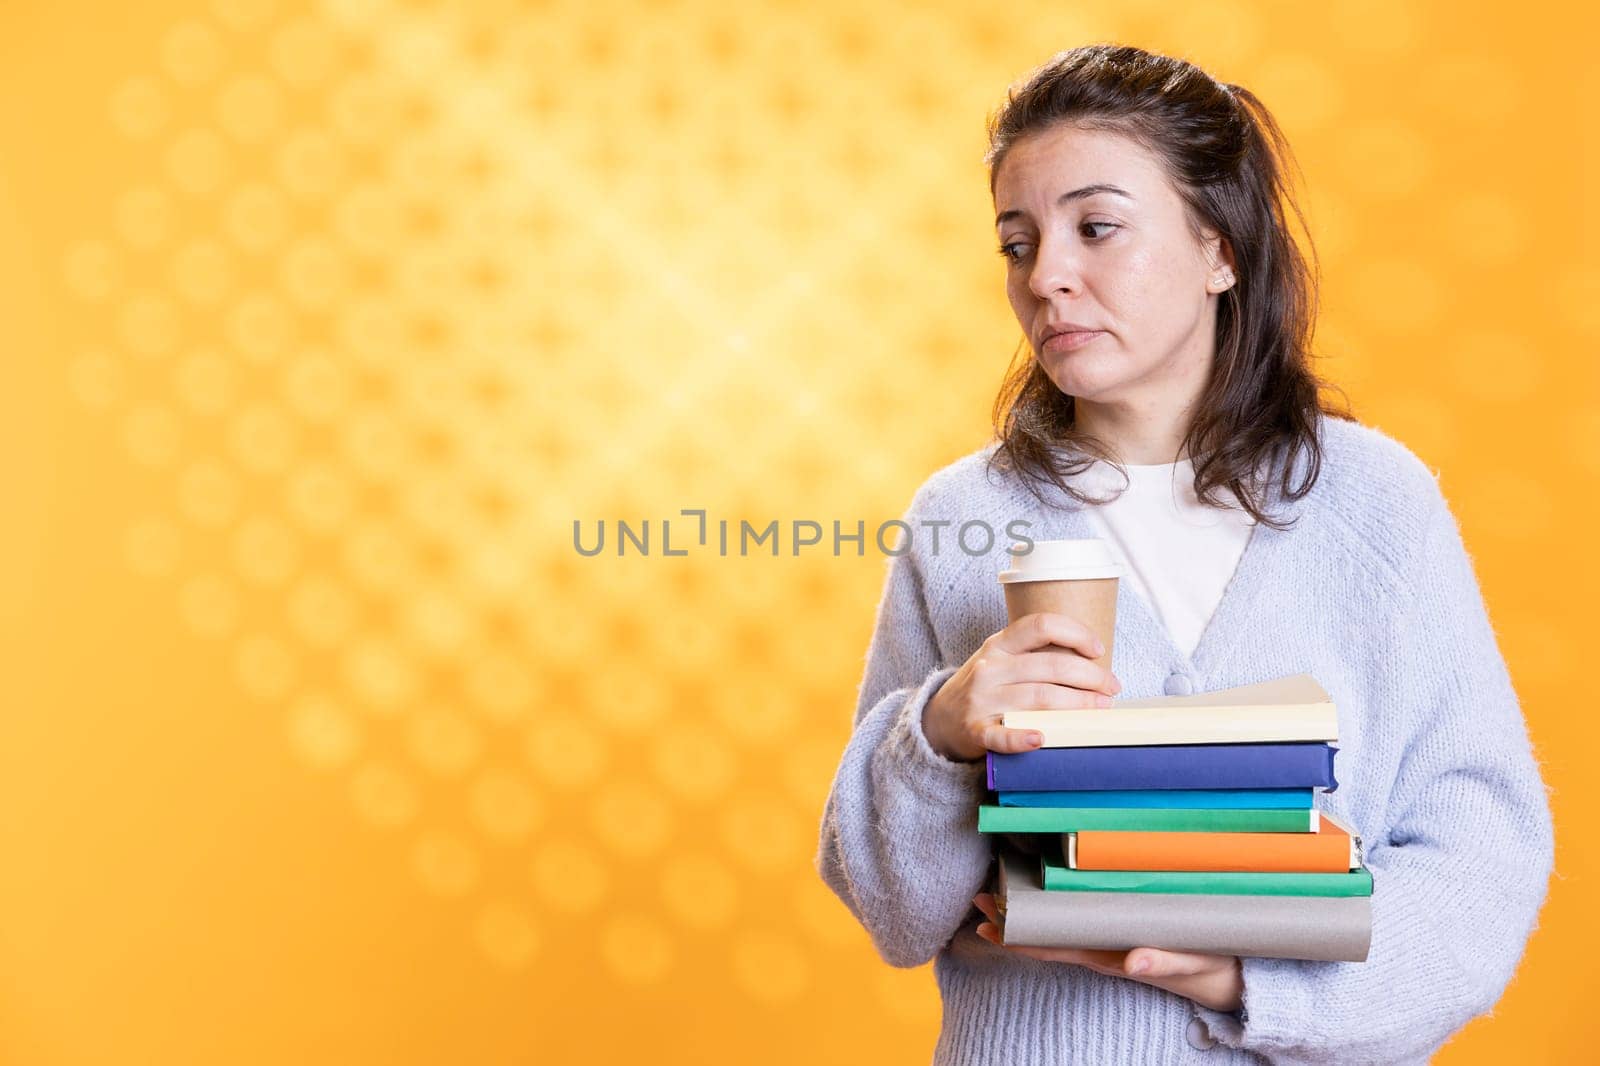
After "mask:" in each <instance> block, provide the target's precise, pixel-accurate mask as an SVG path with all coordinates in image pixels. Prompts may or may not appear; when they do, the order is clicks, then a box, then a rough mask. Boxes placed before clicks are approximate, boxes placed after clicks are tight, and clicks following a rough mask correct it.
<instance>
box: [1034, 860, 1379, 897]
mask: <svg viewBox="0 0 1600 1066" xmlns="http://www.w3.org/2000/svg"><path fill="white" fill-rule="evenodd" d="M1042 861H1043V864H1044V887H1045V890H1046V891H1048V892H1164V893H1167V894H1177V895H1207V896H1370V895H1372V874H1371V872H1370V871H1368V870H1367V868H1366V867H1362V868H1361V869H1359V870H1351V871H1350V872H1349V873H1343V874H1281V873H1192V872H1189V871H1182V872H1178V871H1167V870H1154V871H1152V870H1069V869H1067V868H1066V867H1065V866H1058V865H1056V864H1055V863H1053V862H1051V861H1050V860H1049V859H1044V860H1042Z"/></svg>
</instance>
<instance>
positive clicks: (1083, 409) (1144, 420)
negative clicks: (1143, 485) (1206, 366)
mask: <svg viewBox="0 0 1600 1066" xmlns="http://www.w3.org/2000/svg"><path fill="white" fill-rule="evenodd" d="M1072 409H1073V423H1074V425H1075V426H1076V428H1077V429H1079V430H1081V431H1082V432H1084V433H1087V434H1089V435H1090V436H1092V437H1094V438H1095V439H1096V440H1098V441H1100V442H1101V443H1102V444H1104V445H1105V446H1106V447H1108V448H1110V449H1111V453H1112V454H1113V455H1115V456H1116V457H1117V458H1118V459H1119V460H1121V461H1122V462H1123V463H1127V464H1131V465H1135V466H1159V465H1162V464H1165V463H1175V462H1178V461H1179V460H1181V459H1186V458H1188V454H1187V452H1186V451H1185V450H1184V448H1183V438H1184V435H1185V434H1186V433H1187V432H1188V431H1189V419H1190V413H1189V408H1187V407H1186V408H1184V409H1183V410H1181V411H1175V412H1168V411H1163V410H1160V409H1157V408H1146V407H1143V406H1141V405H1139V404H1096V403H1090V402H1087V401H1085V400H1084V399H1083V398H1082V397H1078V398H1077V399H1075V400H1074V401H1073V404H1072Z"/></svg>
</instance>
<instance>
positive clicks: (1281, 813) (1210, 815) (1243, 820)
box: [978, 803, 1318, 833]
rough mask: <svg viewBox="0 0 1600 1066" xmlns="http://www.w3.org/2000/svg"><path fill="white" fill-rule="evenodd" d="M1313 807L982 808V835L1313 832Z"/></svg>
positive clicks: (980, 825) (980, 814)
mask: <svg viewBox="0 0 1600 1066" xmlns="http://www.w3.org/2000/svg"><path fill="white" fill-rule="evenodd" d="M1317 818H1318V812H1317V810H1316V808H1314V807H1313V808H1312V809H1311V810H1309V811H1308V810H1293V809H1287V810H1285V809H1279V810H1221V809H1218V808H1214V807H1213V808H1203V809H1197V810H1183V809H1181V808H1162V807H1002V806H1000V805H999V804H993V803H984V804H980V805H979V806H978V832H980V833H1075V832H1077V831H1078V830H1080V829H1123V830H1152V831H1166V832H1172V833H1312V832H1315V831H1316V828H1317Z"/></svg>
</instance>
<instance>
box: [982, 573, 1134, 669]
mask: <svg viewBox="0 0 1600 1066" xmlns="http://www.w3.org/2000/svg"><path fill="white" fill-rule="evenodd" d="M1003 587H1004V588H1005V591H1006V614H1007V616H1008V617H1009V618H1010V620H1011V621H1013V622H1015V621H1016V620H1017V619H1019V618H1022V617H1023V616H1025V615H1030V614H1037V613H1039V612H1041V611H1045V612H1049V613H1050V614H1064V615H1066V616H1067V617H1068V618H1072V619H1075V620H1077V621H1079V622H1082V623H1083V624H1084V625H1086V626H1088V627H1089V629H1090V630H1091V631H1092V632H1093V633H1094V635H1095V636H1097V637H1099V638H1100V643H1101V644H1104V645H1105V649H1106V650H1105V654H1103V655H1100V656H1098V657H1090V656H1085V657H1086V658H1091V659H1092V661H1093V662H1096V663H1099V664H1100V665H1102V666H1104V667H1106V668H1107V669H1110V668H1111V653H1112V641H1113V639H1114V638H1115V637H1116V633H1117V579H1116V578H1114V577H1102V578H1079V579H1074V580H1064V581H1020V580H1019V581H1011V582H1008V583H1006V584H1005V585H1004V586H1003ZM1080 654H1081V653H1080Z"/></svg>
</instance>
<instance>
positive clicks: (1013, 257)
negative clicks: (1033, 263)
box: [999, 222, 1122, 263]
mask: <svg viewBox="0 0 1600 1066" xmlns="http://www.w3.org/2000/svg"><path fill="white" fill-rule="evenodd" d="M1079 228H1080V229H1084V230H1090V231H1091V232H1090V233H1089V240H1091V241H1103V240H1105V239H1106V237H1108V236H1110V234H1101V233H1096V232H1093V231H1094V230H1096V229H1099V228H1104V229H1107V230H1116V229H1121V228H1122V227H1121V226H1120V225H1118V224H1117V223H1115V222H1085V223H1084V224H1083V225H1082V226H1081V227H1079ZM1026 247H1027V245H1026V244H1025V243H1024V242H1022V241H1007V242H1006V243H1004V244H1002V245H1001V246H1000V248H999V252H1000V255H1001V256H1003V257H1004V258H1005V259H1006V260H1007V261H1008V262H1012V263H1015V262H1018V261H1019V260H1021V258H1022V257H1023V255H1025V254H1027V253H1026V252H1013V251H1012V249H1013V248H1026Z"/></svg>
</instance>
